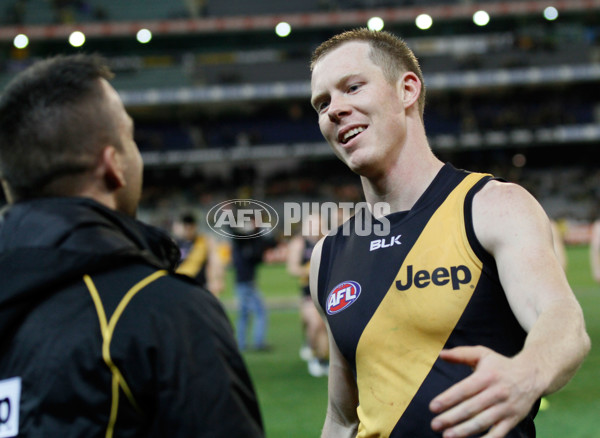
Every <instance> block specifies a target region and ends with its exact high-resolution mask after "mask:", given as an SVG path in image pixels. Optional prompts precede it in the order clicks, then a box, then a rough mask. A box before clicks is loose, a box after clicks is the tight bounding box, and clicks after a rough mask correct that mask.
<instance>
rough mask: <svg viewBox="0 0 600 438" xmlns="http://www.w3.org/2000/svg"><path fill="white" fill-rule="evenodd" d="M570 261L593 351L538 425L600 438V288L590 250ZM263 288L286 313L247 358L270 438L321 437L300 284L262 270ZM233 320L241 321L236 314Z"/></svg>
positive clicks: (319, 387) (275, 316)
mask: <svg viewBox="0 0 600 438" xmlns="http://www.w3.org/2000/svg"><path fill="white" fill-rule="evenodd" d="M568 257H569V265H568V270H567V274H568V278H569V282H570V284H571V286H572V287H573V290H574V291H575V293H576V295H577V297H578V299H579V301H580V302H581V305H582V307H583V309H584V313H585V316H586V324H587V328H588V333H589V334H590V337H591V338H592V344H593V347H592V351H591V353H590V355H589V356H588V358H587V359H586V361H585V362H584V364H583V365H582V367H581V369H580V370H579V372H578V373H577V375H576V376H575V378H574V379H573V380H572V381H571V382H570V383H569V384H568V385H567V386H566V387H565V388H563V389H562V390H561V391H559V392H558V393H556V394H552V395H551V396H549V397H548V398H547V400H548V402H549V407H548V409H546V410H544V411H542V412H540V413H539V414H538V416H537V419H536V425H537V430H538V437H540V438H555V437H556V438H600V419H599V418H598V417H599V415H600V372H599V370H600V348H598V345H599V344H600V285H597V284H595V283H594V281H593V280H592V278H591V274H590V269H589V261H588V249H587V247H571V248H568ZM227 285H228V286H227V291H226V292H225V294H224V295H223V300H224V301H225V302H226V303H229V304H230V305H231V300H232V299H233V294H232V292H231V285H232V279H231V272H228V281H227ZM259 285H260V287H261V289H262V290H263V292H264V294H265V296H266V297H267V299H268V300H269V301H270V302H271V303H275V304H276V305H277V307H279V308H281V310H273V311H271V312H270V315H269V321H270V330H269V342H270V343H271V344H272V345H273V346H274V349H273V351H272V352H268V353H256V352H248V353H245V355H244V356H245V359H246V362H247V364H248V367H249V369H250V373H251V375H252V378H253V380H254V383H255V386H256V389H257V392H258V397H259V401H260V404H261V409H262V412H263V417H264V421H265V426H266V430H267V437H268V438H309V437H318V436H319V431H320V429H321V426H322V424H323V418H324V415H325V408H326V403H327V382H326V379H325V378H314V377H310V376H309V375H308V373H307V371H306V364H305V363H304V362H303V361H302V360H300V358H299V356H298V350H299V348H300V345H301V340H302V338H301V333H300V320H299V316H298V313H297V311H296V310H294V309H293V306H294V300H295V299H296V298H297V297H298V287H297V283H296V281H295V280H294V279H292V278H290V277H289V276H288V275H287V273H286V272H285V267H284V266H281V265H271V266H264V267H262V268H261V270H260V273H259ZM282 303H283V305H282ZM285 303H287V306H286V305H285ZM286 307H287V310H286V309H285V308H286ZM231 316H232V319H235V312H234V311H232V312H231Z"/></svg>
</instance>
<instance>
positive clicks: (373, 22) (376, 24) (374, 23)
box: [367, 17, 385, 32]
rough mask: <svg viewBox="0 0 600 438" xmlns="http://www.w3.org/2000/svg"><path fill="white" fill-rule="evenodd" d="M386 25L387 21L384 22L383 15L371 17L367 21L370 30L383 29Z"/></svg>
mask: <svg viewBox="0 0 600 438" xmlns="http://www.w3.org/2000/svg"><path fill="white" fill-rule="evenodd" d="M384 25H385V23H384V22H383V20H382V19H381V17H371V18H369V21H367V27H368V28H369V30H375V31H377V32H379V31H380V30H382V29H383V26H384Z"/></svg>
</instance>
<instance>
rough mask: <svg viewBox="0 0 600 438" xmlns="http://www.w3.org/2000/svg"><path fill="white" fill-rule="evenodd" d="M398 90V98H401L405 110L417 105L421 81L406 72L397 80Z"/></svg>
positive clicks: (409, 72)
mask: <svg viewBox="0 0 600 438" xmlns="http://www.w3.org/2000/svg"><path fill="white" fill-rule="evenodd" d="M398 87H399V88H400V89H399V90H398V92H399V94H400V96H402V104H403V105H404V108H405V109H408V108H409V107H411V106H415V108H416V106H417V105H418V103H417V102H418V100H419V96H420V95H421V81H420V80H419V77H418V76H417V75H416V74H414V73H413V72H411V71H408V72H406V73H404V74H403V75H402V77H401V78H400V79H399V80H398Z"/></svg>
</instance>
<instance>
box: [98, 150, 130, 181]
mask: <svg viewBox="0 0 600 438" xmlns="http://www.w3.org/2000/svg"><path fill="white" fill-rule="evenodd" d="M100 159H101V169H102V173H103V175H102V176H103V178H104V181H105V182H106V185H107V187H108V188H110V189H111V190H117V189H120V188H121V187H125V185H126V184H127V182H126V180H125V173H124V169H123V159H122V157H121V154H120V153H119V151H118V150H117V149H116V148H115V147H114V146H106V147H105V148H104V149H103V150H102V156H101V158H100Z"/></svg>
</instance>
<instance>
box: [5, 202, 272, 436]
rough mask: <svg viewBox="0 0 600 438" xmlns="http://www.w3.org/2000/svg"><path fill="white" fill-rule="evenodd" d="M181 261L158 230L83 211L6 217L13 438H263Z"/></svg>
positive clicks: (53, 208)
mask: <svg viewBox="0 0 600 438" xmlns="http://www.w3.org/2000/svg"><path fill="white" fill-rule="evenodd" d="M178 260H179V250H178V248H177V246H176V245H175V244H174V243H173V242H172V240H171V239H170V238H168V237H167V236H166V235H165V234H164V233H163V232H162V231H160V230H158V229H156V228H153V227H150V226H147V225H144V224H142V223H141V222H138V221H136V220H134V219H132V218H129V217H127V216H124V215H121V214H119V213H117V212H114V211H112V210H110V209H107V208H105V207H103V206H101V205H100V204H98V203H96V202H94V201H91V200H88V199H79V198H54V199H40V200H33V201H28V202H23V203H17V204H15V205H13V206H10V207H9V208H8V209H7V210H6V211H5V212H4V214H3V217H2V220H1V222H0V403H4V407H3V409H1V410H0V412H4V417H6V416H8V415H15V414H16V413H18V414H19V418H20V421H19V429H20V430H19V436H23V437H86V438H90V437H108V436H113V437H211V438H214V437H227V438H231V437H240V438H252V437H262V436H263V426H262V421H261V417H260V412H259V408H258V405H257V401H256V396H255V393H254V389H253V387H252V384H251V382H250V379H249V376H248V373H247V371H246V367H245V365H244V363H243V360H242V358H241V356H240V354H239V353H238V350H237V347H236V344H235V341H234V338H233V336H232V330H231V325H230V324H229V321H228V319H227V317H226V315H225V313H224V312H223V310H222V307H221V305H220V303H219V302H218V300H217V299H216V298H214V297H213V296H212V295H211V294H210V293H209V292H207V291H206V290H203V289H201V288H199V287H197V286H196V285H195V284H194V283H192V282H190V281H188V280H186V279H185V278H184V277H181V276H177V275H175V274H173V273H172V272H173V269H174V267H175V265H176V263H177V262H178ZM11 378H20V382H21V390H20V406H19V408H18V409H17V406H15V404H16V403H15V398H14V397H15V394H14V390H13V391H12V392H11V391H9V395H6V394H3V393H2V391H3V389H4V390H5V391H4V392H5V393H6V391H8V390H7V389H6V388H8V387H9V386H8V384H7V383H6V382H14V381H15V379H11ZM3 382H4V383H3ZM11 401H12V405H11V406H9V404H10V402H11ZM8 408H10V410H9V409H8ZM15 418H16V417H14V416H13V417H12V420H14V419H15ZM0 423H1V424H0V427H5V428H6V427H8V426H9V425H10V424H11V423H10V421H9V419H8V418H0Z"/></svg>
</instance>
